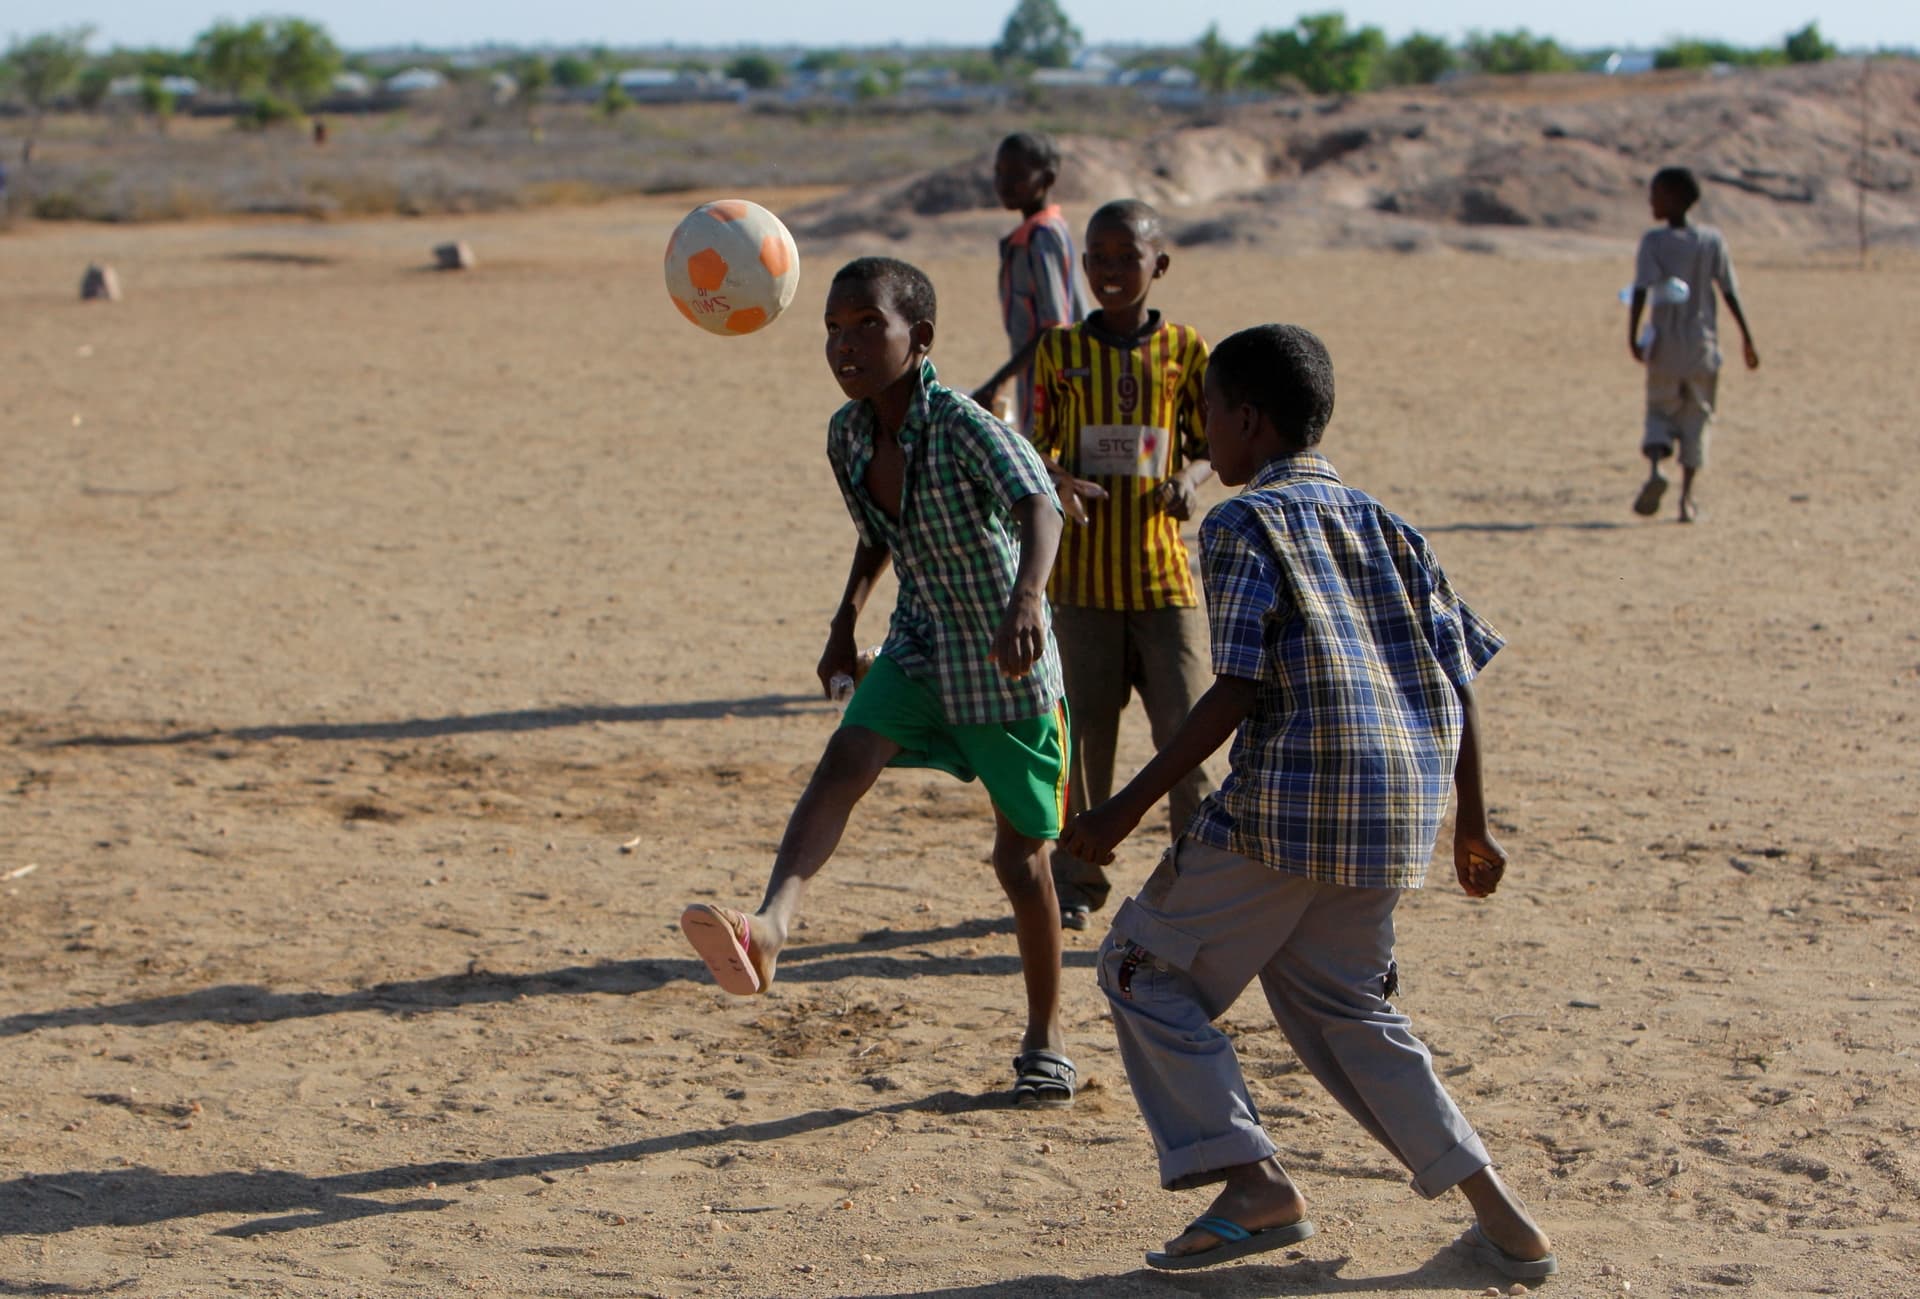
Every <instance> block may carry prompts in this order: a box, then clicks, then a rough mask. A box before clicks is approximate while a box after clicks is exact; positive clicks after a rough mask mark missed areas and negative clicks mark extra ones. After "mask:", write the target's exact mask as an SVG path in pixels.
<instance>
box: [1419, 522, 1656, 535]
mask: <svg viewBox="0 0 1920 1299" xmlns="http://www.w3.org/2000/svg"><path fill="white" fill-rule="evenodd" d="M1639 526H1641V525H1639V524H1636V523H1621V522H1620V521H1618V520H1616V519H1583V520H1577V521H1574V522H1570V523H1526V522H1523V521H1520V520H1516V519H1501V520H1495V521H1490V522H1485V523H1435V524H1431V525H1429V526H1426V527H1423V528H1421V529H1420V532H1421V534H1422V535H1423V536H1432V535H1434V534H1435V533H1440V532H1552V531H1558V532H1618V531H1620V530H1621V529H1623V528H1633V527H1639Z"/></svg>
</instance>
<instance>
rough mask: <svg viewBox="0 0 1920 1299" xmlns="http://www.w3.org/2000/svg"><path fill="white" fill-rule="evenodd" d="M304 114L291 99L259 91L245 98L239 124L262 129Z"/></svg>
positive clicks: (290, 120)
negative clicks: (245, 101) (244, 106)
mask: <svg viewBox="0 0 1920 1299" xmlns="http://www.w3.org/2000/svg"><path fill="white" fill-rule="evenodd" d="M303 116H305V114H303V113H302V112H301V111H300V105H298V104H296V103H294V102H293V101H292V100H291V99H287V98H285V97H283V96H280V95H276V94H272V93H270V92H268V91H264V90H263V91H261V92H260V93H259V94H257V95H253V96H251V97H250V98H249V99H248V100H247V107H246V111H245V112H244V113H242V114H241V115H240V125H241V126H243V127H246V128H248V129H250V130H255V131H264V130H265V129H267V128H268V127H270V126H277V125H279V124H280V123H282V122H297V121H299V120H300V118H302V117H303Z"/></svg>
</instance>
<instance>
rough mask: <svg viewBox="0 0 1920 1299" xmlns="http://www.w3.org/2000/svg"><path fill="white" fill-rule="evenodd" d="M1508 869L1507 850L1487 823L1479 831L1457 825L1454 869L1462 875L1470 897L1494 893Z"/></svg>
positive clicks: (1454, 836) (1480, 896)
mask: <svg viewBox="0 0 1920 1299" xmlns="http://www.w3.org/2000/svg"><path fill="white" fill-rule="evenodd" d="M1506 871H1507V850H1506V849H1505V848H1502V847H1501V846H1500V844H1499V843H1498V842H1497V841H1496V840H1495V839H1494V837H1493V835H1492V833H1491V832H1489V831H1488V830H1487V829H1485V828H1484V827H1482V828H1481V829H1480V830H1479V831H1477V832H1475V831H1470V830H1467V829H1465V828H1463V827H1460V826H1455V827H1454V831H1453V873H1454V874H1455V875H1458V876H1459V877H1460V887H1461V888H1463V889H1465V890H1466V893H1467V896H1468V897H1470V898H1484V897H1488V896H1490V895H1491V894H1492V893H1493V891H1494V890H1495V889H1497V888H1499V887H1500V877H1501V876H1502V875H1504V874H1506Z"/></svg>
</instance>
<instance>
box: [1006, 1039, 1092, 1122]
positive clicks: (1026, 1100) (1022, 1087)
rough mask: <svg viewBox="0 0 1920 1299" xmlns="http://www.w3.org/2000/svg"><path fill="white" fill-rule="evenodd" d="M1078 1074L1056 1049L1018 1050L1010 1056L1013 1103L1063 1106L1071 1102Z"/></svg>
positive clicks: (1054, 1107)
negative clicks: (1011, 1057)
mask: <svg viewBox="0 0 1920 1299" xmlns="http://www.w3.org/2000/svg"><path fill="white" fill-rule="evenodd" d="M1079 1081H1080V1076H1079V1074H1078V1073H1077V1072H1076V1071H1075V1070H1074V1067H1073V1061H1071V1060H1069V1059H1067V1057H1065V1056H1064V1055H1061V1054H1060V1053H1059V1052H1058V1051H1022V1052H1021V1053H1020V1054H1019V1055H1017V1056H1015V1057H1014V1058H1013V1103H1014V1104H1015V1105H1019V1106H1021V1107H1023V1108H1025V1107H1028V1106H1039V1107H1040V1108H1042V1109H1049V1110H1063V1109H1066V1108H1067V1107H1068V1106H1069V1105H1071V1104H1073V1089H1074V1088H1075V1086H1077V1085H1078V1084H1079Z"/></svg>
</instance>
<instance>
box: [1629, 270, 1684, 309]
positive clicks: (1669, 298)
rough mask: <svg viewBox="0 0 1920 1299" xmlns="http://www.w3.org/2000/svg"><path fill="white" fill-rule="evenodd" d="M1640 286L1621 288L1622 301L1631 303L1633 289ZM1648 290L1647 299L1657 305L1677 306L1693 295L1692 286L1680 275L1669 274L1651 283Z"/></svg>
mask: <svg viewBox="0 0 1920 1299" xmlns="http://www.w3.org/2000/svg"><path fill="white" fill-rule="evenodd" d="M1639 287H1640V286H1639V285H1635V284H1629V285H1628V286H1627V287H1626V288H1624V289H1622V290H1620V301H1622V302H1624V303H1629V304H1631V303H1632V302H1633V291H1634V290H1635V289H1636V288H1639ZM1646 290H1647V301H1648V302H1650V303H1652V304H1653V305H1654V306H1656V307H1677V306H1679V305H1680V304H1681V303H1683V302H1685V301H1686V300H1687V299H1688V298H1690V297H1692V296H1693V289H1692V287H1691V286H1690V285H1688V283H1687V282H1686V281H1685V280H1683V279H1681V278H1680V277H1679V276H1678V275H1669V276H1668V277H1667V278H1666V279H1664V280H1661V281H1660V282H1659V283H1658V284H1649V285H1647V286H1646Z"/></svg>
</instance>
